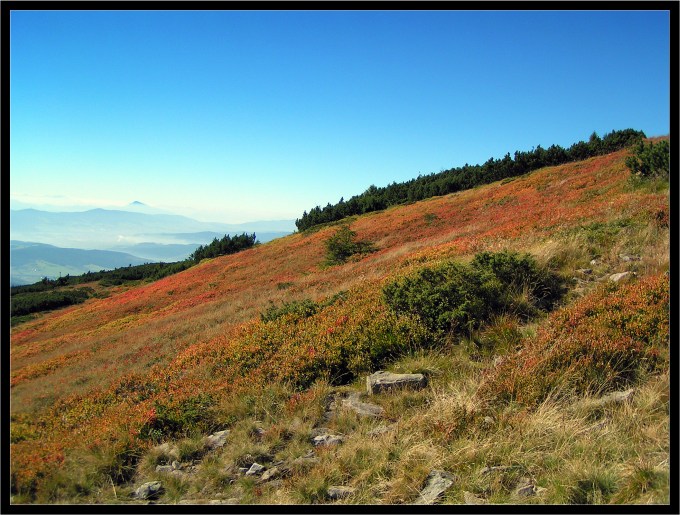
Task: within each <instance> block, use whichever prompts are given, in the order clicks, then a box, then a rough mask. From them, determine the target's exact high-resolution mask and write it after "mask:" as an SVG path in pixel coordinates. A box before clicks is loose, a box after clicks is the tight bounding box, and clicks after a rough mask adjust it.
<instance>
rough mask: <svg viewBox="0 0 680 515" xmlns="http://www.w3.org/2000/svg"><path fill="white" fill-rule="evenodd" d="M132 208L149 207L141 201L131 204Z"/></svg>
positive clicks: (134, 201)
mask: <svg viewBox="0 0 680 515" xmlns="http://www.w3.org/2000/svg"><path fill="white" fill-rule="evenodd" d="M129 205H130V206H144V207H147V205H146V204H145V203H144V202H140V201H139V200H133V201H132V202H130V204H129Z"/></svg>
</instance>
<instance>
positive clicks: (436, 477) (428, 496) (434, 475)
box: [414, 470, 456, 504]
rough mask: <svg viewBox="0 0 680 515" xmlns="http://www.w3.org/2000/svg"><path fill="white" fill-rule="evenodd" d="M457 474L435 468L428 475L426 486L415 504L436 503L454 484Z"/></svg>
mask: <svg viewBox="0 0 680 515" xmlns="http://www.w3.org/2000/svg"><path fill="white" fill-rule="evenodd" d="M455 481H456V476H454V475H453V474H450V473H449V472H446V471H444V470H433V471H432V472H430V474H429V475H428V476H427V482H426V484H425V488H423V490H421V492H420V496H419V497H418V500H417V501H416V502H415V503H414V504H434V503H435V502H436V501H437V500H438V499H439V498H440V497H441V496H442V495H443V494H444V492H446V490H448V489H449V488H451V486H453V483H454V482H455Z"/></svg>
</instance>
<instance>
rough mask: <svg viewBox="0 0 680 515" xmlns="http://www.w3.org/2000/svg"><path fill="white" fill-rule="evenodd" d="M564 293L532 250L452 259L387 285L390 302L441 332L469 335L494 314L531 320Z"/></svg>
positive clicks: (556, 280)
mask: <svg viewBox="0 0 680 515" xmlns="http://www.w3.org/2000/svg"><path fill="white" fill-rule="evenodd" d="M563 293H564V287H563V281H562V279H561V278H560V277H559V276H557V275H556V274H554V273H552V272H550V271H549V270H547V269H545V268H541V267H539V266H538V265H537V263H536V262H535V260H534V259H533V258H532V257H531V256H530V255H528V254H524V255H520V254H518V253H515V252H507V251H506V252H499V253H495V254H494V253H490V252H482V253H480V254H477V255H476V256H475V258H474V259H473V260H472V262H471V263H470V264H469V265H464V264H462V263H457V262H447V263H444V264H442V265H439V266H436V267H432V268H423V269H421V270H419V271H418V272H416V273H415V274H414V275H412V276H409V277H403V278H401V279H398V280H397V281H395V282H392V283H390V284H388V285H386V286H385V288H384V289H383V296H384V299H385V301H386V303H387V305H388V306H389V307H390V308H391V309H392V310H393V311H395V312H396V313H398V314H407V313H409V314H414V315H416V316H417V317H418V318H420V319H421V320H422V322H423V323H424V324H425V325H426V326H427V327H428V329H429V330H430V331H432V332H433V333H436V334H438V335H440V336H442V335H444V334H447V333H449V334H451V333H456V332H467V333H468V334H470V333H471V332H472V331H473V330H474V329H477V328H478V327H480V326H481V325H482V324H483V323H486V322H488V321H489V320H491V318H492V317H493V316H496V315H502V314H512V315H515V316H518V317H521V318H527V319H528V318H531V317H533V316H535V315H537V314H538V313H540V312H541V311H543V310H547V309H549V308H550V307H551V306H552V304H553V303H554V302H555V301H556V300H557V299H559V298H560V297H561V295H562V294H563Z"/></svg>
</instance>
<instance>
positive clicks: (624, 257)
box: [619, 254, 640, 263]
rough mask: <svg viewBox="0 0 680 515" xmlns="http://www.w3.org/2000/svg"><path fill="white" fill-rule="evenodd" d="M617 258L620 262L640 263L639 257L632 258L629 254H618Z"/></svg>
mask: <svg viewBox="0 0 680 515" xmlns="http://www.w3.org/2000/svg"><path fill="white" fill-rule="evenodd" d="M619 258H620V259H621V261H625V262H626V263H628V262H630V261H640V256H632V255H629V254H619Z"/></svg>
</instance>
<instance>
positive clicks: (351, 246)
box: [326, 225, 374, 265]
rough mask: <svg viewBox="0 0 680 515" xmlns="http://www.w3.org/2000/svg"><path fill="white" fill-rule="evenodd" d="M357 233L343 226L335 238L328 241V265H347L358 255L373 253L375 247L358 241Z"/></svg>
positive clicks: (332, 237) (334, 235)
mask: <svg viewBox="0 0 680 515" xmlns="http://www.w3.org/2000/svg"><path fill="white" fill-rule="evenodd" d="M356 236H357V233H356V232H354V231H353V230H351V229H350V228H349V226H347V225H343V226H341V227H340V228H339V229H338V230H337V231H336V232H335V234H333V236H331V237H330V238H328V240H326V264H327V265H339V264H342V263H345V262H346V261H347V260H348V259H349V258H350V257H352V256H354V255H356V254H366V253H368V252H373V250H374V248H373V245H372V244H371V243H369V242H366V241H357V240H356Z"/></svg>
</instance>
